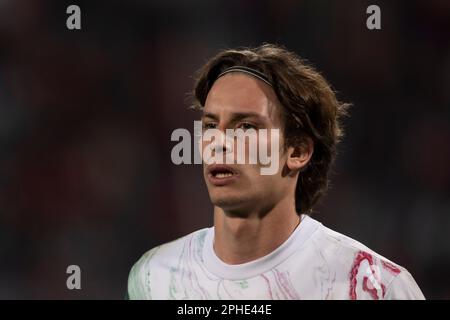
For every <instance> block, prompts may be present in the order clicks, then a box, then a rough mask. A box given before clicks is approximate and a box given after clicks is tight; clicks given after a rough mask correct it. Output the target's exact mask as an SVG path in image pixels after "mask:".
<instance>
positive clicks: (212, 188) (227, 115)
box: [201, 72, 296, 216]
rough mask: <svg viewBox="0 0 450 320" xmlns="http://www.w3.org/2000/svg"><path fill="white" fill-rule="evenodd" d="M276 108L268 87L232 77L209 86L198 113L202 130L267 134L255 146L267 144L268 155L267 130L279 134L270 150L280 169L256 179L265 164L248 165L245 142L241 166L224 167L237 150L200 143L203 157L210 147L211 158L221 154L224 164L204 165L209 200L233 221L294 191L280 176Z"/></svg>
mask: <svg viewBox="0 0 450 320" xmlns="http://www.w3.org/2000/svg"><path fill="white" fill-rule="evenodd" d="M279 108H280V106H279V102H278V99H277V98H276V95H275V93H274V91H273V90H272V88H271V87H270V86H268V85H267V84H265V83H263V82H262V81H260V80H258V79H256V78H254V77H252V76H249V75H246V74H243V73H238V72H233V73H229V74H227V75H224V76H222V77H220V78H219V79H217V80H216V82H215V83H214V85H213V87H212V88H211V90H210V92H209V94H208V96H207V99H206V102H205V106H204V109H203V116H202V122H203V128H204V130H206V129H218V130H220V131H221V132H223V133H224V134H225V132H226V129H243V130H247V129H249V128H254V129H255V130H256V132H258V130H260V129H268V130H267V131H268V134H267V136H268V138H267V139H260V137H259V136H258V135H257V138H256V141H257V143H258V144H261V143H264V144H266V147H267V150H270V148H271V141H270V137H271V134H270V129H278V132H279V143H278V146H279V148H278V150H277V151H275V152H277V153H275V154H278V163H279V165H278V168H277V171H276V172H275V174H272V175H262V174H261V168H262V167H267V165H261V164H260V163H257V164H249V163H248V159H249V158H248V152H249V145H248V144H249V139H245V150H246V161H247V162H246V163H245V164H227V163H225V161H226V160H225V155H226V154H227V153H228V152H233V153H234V154H233V156H236V154H235V153H236V152H237V148H236V147H235V148H233V149H234V150H233V151H231V148H229V145H228V144H226V143H222V142H219V148H217V142H214V141H213V142H210V141H202V142H201V151H202V154H204V153H203V152H204V151H205V148H211V147H212V146H214V147H213V150H214V151H211V152H212V153H213V154H215V157H216V158H217V156H219V155H220V156H222V155H223V163H224V164H223V165H216V166H214V165H212V164H205V163H204V165H203V172H204V178H205V181H206V185H207V187H208V192H209V196H210V199H211V202H212V203H213V204H214V205H215V206H218V207H220V208H222V209H223V210H225V211H227V212H229V213H232V214H235V215H238V216H242V215H245V214H246V213H247V212H255V211H257V212H258V211H259V212H265V211H268V209H270V207H272V206H273V205H274V204H276V203H277V202H278V201H280V199H281V197H285V196H286V195H287V194H288V193H289V192H291V191H292V189H293V186H292V185H293V184H294V189H295V183H296V179H289V178H287V177H285V175H282V172H283V167H284V166H285V164H286V158H287V153H286V152H283V149H284V148H283V141H284V138H283V135H282V120H281V116H280V109H279ZM235 141H236V140H235ZM219 150H220V151H219ZM221 152H223V154H220V153H221ZM270 152H274V150H270ZM293 180H295V181H293Z"/></svg>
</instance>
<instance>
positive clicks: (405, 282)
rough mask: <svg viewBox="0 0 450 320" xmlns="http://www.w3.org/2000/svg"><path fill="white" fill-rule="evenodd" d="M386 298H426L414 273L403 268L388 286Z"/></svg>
mask: <svg viewBox="0 0 450 320" xmlns="http://www.w3.org/2000/svg"><path fill="white" fill-rule="evenodd" d="M384 298H385V299H386V300H425V297H424V295H423V293H422V291H421V290H420V288H419V286H418V285H417V283H416V281H415V280H414V278H413V277H412V275H411V274H410V273H409V272H408V271H407V270H404V269H403V270H402V271H401V272H400V273H399V274H398V275H397V276H396V277H395V278H394V280H392V282H391V283H390V285H389V287H388V288H387V291H386V295H385V297H384Z"/></svg>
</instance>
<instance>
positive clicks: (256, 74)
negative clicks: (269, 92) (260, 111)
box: [216, 66, 272, 87]
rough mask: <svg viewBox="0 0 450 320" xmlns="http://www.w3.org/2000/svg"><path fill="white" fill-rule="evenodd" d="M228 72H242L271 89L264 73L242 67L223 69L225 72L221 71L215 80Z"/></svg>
mask: <svg viewBox="0 0 450 320" xmlns="http://www.w3.org/2000/svg"><path fill="white" fill-rule="evenodd" d="M230 72H243V73H246V74H249V75H251V76H253V77H255V78H258V79H259V80H261V81H264V82H265V83H267V84H268V85H269V86H271V87H272V84H271V83H270V81H269V79H268V78H267V77H266V75H265V74H264V73H262V72H260V71H258V70H255V69H252V68H249V67H242V66H234V67H230V68H228V69H225V71H223V72H222V73H221V74H219V75H218V76H217V78H216V80H217V79H219V78H220V77H222V76H224V75H226V74H227V73H230Z"/></svg>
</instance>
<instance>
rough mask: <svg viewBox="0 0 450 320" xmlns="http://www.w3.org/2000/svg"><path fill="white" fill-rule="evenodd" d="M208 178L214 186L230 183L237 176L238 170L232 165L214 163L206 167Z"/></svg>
mask: <svg viewBox="0 0 450 320" xmlns="http://www.w3.org/2000/svg"><path fill="white" fill-rule="evenodd" d="M206 169H207V174H208V180H209V181H210V182H211V184H213V185H215V186H224V185H227V184H230V183H232V182H233V181H234V180H235V179H236V178H237V176H238V172H237V171H236V169H234V168H233V167H230V166H227V165H223V164H214V165H210V166H208V167H207V168H206Z"/></svg>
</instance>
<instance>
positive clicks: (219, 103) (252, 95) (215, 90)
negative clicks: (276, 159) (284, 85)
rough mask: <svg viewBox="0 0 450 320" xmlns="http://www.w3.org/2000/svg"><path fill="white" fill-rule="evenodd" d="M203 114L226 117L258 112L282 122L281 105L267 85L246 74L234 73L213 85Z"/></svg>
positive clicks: (274, 120)
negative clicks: (280, 119) (280, 115)
mask: <svg viewBox="0 0 450 320" xmlns="http://www.w3.org/2000/svg"><path fill="white" fill-rule="evenodd" d="M204 111H205V112H208V113H214V114H216V115H217V116H219V117H225V116H227V115H228V114H232V113H242V112H244V113H246V112H249V113H257V114H258V115H260V116H261V117H266V118H267V120H271V121H272V122H279V118H280V117H279V102H278V99H277V97H276V95H275V92H274V91H273V89H272V88H271V87H270V86H269V85H267V84H266V83H264V82H262V81H261V80H258V79H257V78H254V77H252V76H250V75H246V74H244V73H239V72H232V73H229V74H226V75H224V76H222V77H220V78H219V79H217V80H216V82H214V84H213V86H212V88H211V90H210V91H209V93H208V96H207V98H206V102H205V107H204Z"/></svg>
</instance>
